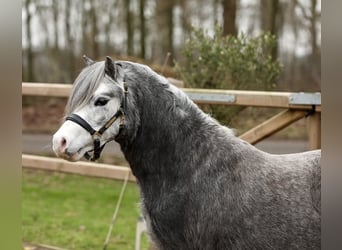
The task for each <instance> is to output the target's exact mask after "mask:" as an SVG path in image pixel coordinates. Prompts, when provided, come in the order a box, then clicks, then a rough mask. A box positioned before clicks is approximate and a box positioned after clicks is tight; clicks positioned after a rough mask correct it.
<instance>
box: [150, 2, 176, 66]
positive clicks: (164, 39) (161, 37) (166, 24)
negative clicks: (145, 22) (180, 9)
mask: <svg viewBox="0 0 342 250" xmlns="http://www.w3.org/2000/svg"><path fill="white" fill-rule="evenodd" d="M174 5H175V2H174V0H168V1H156V9H155V16H156V26H157V36H156V37H157V45H158V47H156V52H157V53H156V54H155V58H156V61H157V62H158V63H163V62H164V60H165V58H166V56H167V55H168V53H170V54H171V55H173V29H174V22H173V10H174ZM167 63H168V64H169V65H171V64H172V60H168V61H167Z"/></svg>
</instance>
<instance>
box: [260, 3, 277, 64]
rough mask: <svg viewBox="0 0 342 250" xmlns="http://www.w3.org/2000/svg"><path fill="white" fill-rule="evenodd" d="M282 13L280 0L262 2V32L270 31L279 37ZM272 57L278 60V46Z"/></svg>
mask: <svg viewBox="0 0 342 250" xmlns="http://www.w3.org/2000/svg"><path fill="white" fill-rule="evenodd" d="M280 12H281V11H280V3H279V0H260V13H261V20H260V21H261V22H260V23H261V30H262V31H270V32H271V34H273V35H276V36H278V31H279V28H280V22H279V14H280ZM272 57H273V58H274V59H276V58H278V46H275V47H274V48H273V50H272Z"/></svg>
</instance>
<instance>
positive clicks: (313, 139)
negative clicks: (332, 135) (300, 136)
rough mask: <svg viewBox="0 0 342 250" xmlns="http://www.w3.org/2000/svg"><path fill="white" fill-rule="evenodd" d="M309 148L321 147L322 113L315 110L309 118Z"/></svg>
mask: <svg viewBox="0 0 342 250" xmlns="http://www.w3.org/2000/svg"><path fill="white" fill-rule="evenodd" d="M307 123H308V125H307V126H308V137H309V145H308V148H309V150H313V149H319V148H321V113H318V112H315V113H313V114H312V115H309V116H308V118H307Z"/></svg>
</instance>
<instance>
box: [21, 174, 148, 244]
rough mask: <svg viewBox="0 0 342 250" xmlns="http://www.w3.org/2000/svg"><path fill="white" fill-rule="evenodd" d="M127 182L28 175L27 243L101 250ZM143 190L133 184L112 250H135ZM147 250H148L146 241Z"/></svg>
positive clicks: (24, 213)
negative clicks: (123, 187) (140, 197)
mask: <svg viewBox="0 0 342 250" xmlns="http://www.w3.org/2000/svg"><path fill="white" fill-rule="evenodd" d="M121 187H122V182H120V181H114V180H109V179H102V178H91V177H84V176H77V175H71V174H62V173H51V172H44V171H32V170H23V175H22V234H23V241H25V242H31V243H37V244H47V245H52V246H58V247H61V248H66V249H102V247H103V243H104V240H105V238H106V235H107V232H108V227H109V224H110V222H111V218H112V215H113V212H114V209H115V205H116V202H117V200H118V196H119V193H120V190H121ZM138 203H139V190H138V187H137V185H136V184H135V183H128V185H127V188H126V191H125V195H124V197H123V200H122V203H121V208H120V211H119V214H118V217H117V220H116V223H115V225H114V229H113V232H112V236H111V240H110V243H109V245H108V248H107V249H108V250H114V249H118V250H119V249H120V250H122V249H130V250H131V249H134V246H135V230H136V223H137V221H138V217H139V214H140V209H139V205H138ZM143 239H144V241H143V243H142V246H143V248H142V249H148V248H149V244H148V240H147V239H146V237H144V238H143Z"/></svg>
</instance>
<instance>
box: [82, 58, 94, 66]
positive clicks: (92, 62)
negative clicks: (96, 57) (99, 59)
mask: <svg viewBox="0 0 342 250" xmlns="http://www.w3.org/2000/svg"><path fill="white" fill-rule="evenodd" d="M82 57H83V60H84V62H85V64H86V65H87V66H90V65H92V64H94V63H95V61H93V60H91V59H90V58H89V57H87V56H86V55H83V56H82Z"/></svg>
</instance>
